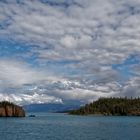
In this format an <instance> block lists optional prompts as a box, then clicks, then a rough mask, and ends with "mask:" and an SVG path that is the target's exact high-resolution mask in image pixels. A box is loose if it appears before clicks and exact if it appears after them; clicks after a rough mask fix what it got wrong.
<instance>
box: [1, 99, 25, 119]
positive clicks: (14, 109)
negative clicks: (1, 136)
mask: <svg viewBox="0 0 140 140" xmlns="http://www.w3.org/2000/svg"><path fill="white" fill-rule="evenodd" d="M0 117H25V111H24V109H23V108H22V107H20V106H18V105H15V104H13V103H11V102H7V101H2V102H0Z"/></svg>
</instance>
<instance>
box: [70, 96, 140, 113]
mask: <svg viewBox="0 0 140 140" xmlns="http://www.w3.org/2000/svg"><path fill="white" fill-rule="evenodd" d="M68 113H69V114H71V115H104V116H140V98H134V99H132V98H129V99H128V98H127V97H125V98H100V99H98V100H97V101H94V102H92V103H89V104H86V105H84V106H82V107H80V108H79V109H77V110H71V111H69V112H68Z"/></svg>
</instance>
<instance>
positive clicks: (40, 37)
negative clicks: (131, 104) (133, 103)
mask: <svg viewBox="0 0 140 140" xmlns="http://www.w3.org/2000/svg"><path fill="white" fill-rule="evenodd" d="M0 6H1V7H2V8H1V9H0V40H1V41H3V40H8V41H9V42H15V44H16V42H17V43H18V45H17V46H16V47H15V44H14V43H11V44H12V45H10V43H9V44H8V47H9V48H8V49H6V51H3V52H2V53H0V54H2V55H0V86H1V87H2V89H1V96H3V97H4V95H5V94H6V95H7V96H5V98H6V99H7V98H10V100H14V101H15V102H16V101H17V102H18V103H19V102H21V103H23V102H24V103H25V102H28V103H29V102H39V101H40V102H45V101H46V102H51V101H52V102H53V101H56V102H57V100H58V101H60V102H64V101H65V100H68V99H71V100H75V101H76V100H78V101H85V102H87V101H89V100H95V99H97V98H99V97H100V96H124V95H127V94H128V96H129V95H132V96H133V93H132V94H131V93H130V91H132V92H134V96H139V92H138V85H137V86H134V85H136V84H138V83H139V80H136V79H135V78H136V76H137V77H138V78H139V62H138V61H136V63H135V64H132V63H131V59H129V57H130V56H132V55H134V56H137V58H139V54H140V47H139V31H140V28H139V24H140V21H139V18H140V8H139V7H140V2H139V1H137V0H134V1H130V0H128V1H115V0H105V1H104V2H103V1H102V0H94V1H93V0H86V1H85V0H68V1H65V0H59V1H58V0H46V1H45V0H36V1H32V0H25V1H24V2H23V1H18V2H17V1H16V0H8V1H6V2H2V1H1V2H0ZM13 44H14V45H13ZM3 46H4V45H3V44H2V45H0V48H2V47H3ZM11 47H13V48H14V49H11ZM13 50H14V51H13ZM17 50H19V51H17ZM21 50H22V51H21ZM23 50H24V51H23ZM6 52H7V53H6ZM8 52H10V53H8ZM9 54H10V55H9ZM3 55H4V58H6V59H3V58H2V57H3ZM11 56H12V60H10V58H11ZM17 58H20V59H19V60H15V59H17ZM126 60H127V61H128V62H126ZM125 63H129V66H128V65H127V66H126V64H125ZM37 67H38V68H37ZM126 69H128V70H126ZM130 81H134V82H133V83H131V84H130V83H129V82H130ZM77 83H78V84H77ZM27 85H28V86H27ZM11 87H12V88H13V89H11ZM17 87H18V89H17ZM27 87H28V89H27ZM32 87H34V88H35V87H37V89H34V88H33V89H34V90H30V89H32ZM17 91H18V92H19V93H17ZM15 96H16V97H15ZM26 97H27V98H26ZM36 99H37V100H36Z"/></svg>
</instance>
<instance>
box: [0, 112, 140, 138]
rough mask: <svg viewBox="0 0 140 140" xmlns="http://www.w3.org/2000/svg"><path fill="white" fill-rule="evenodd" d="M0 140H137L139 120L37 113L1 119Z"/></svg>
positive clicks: (139, 132) (138, 118)
mask: <svg viewBox="0 0 140 140" xmlns="http://www.w3.org/2000/svg"><path fill="white" fill-rule="evenodd" d="M0 140H140V117H103V116H71V115H66V114H57V113H52V114H51V113H42V114H41V113H40V114H36V117H34V118H30V117H25V118H1V119H0Z"/></svg>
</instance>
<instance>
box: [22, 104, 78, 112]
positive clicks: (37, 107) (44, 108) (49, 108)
mask: <svg viewBox="0 0 140 140" xmlns="http://www.w3.org/2000/svg"><path fill="white" fill-rule="evenodd" d="M23 108H24V110H25V111H26V112H65V111H68V110H73V109H78V108H79V105H67V104H30V105H24V106H23Z"/></svg>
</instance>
